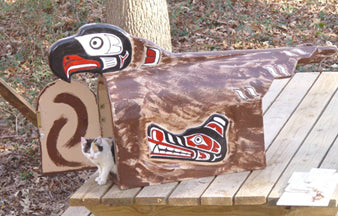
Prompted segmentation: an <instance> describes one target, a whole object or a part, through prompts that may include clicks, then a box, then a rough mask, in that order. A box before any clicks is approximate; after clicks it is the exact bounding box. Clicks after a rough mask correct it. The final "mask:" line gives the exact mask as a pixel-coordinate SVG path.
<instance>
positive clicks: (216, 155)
mask: <svg viewBox="0 0 338 216" xmlns="http://www.w3.org/2000/svg"><path fill="white" fill-rule="evenodd" d="M227 127H228V119H227V118H225V117H224V116H222V115H219V114H213V115H212V116H210V117H209V118H208V119H207V120H206V121H205V123H204V124H203V125H201V126H199V127H195V128H189V129H187V130H186V131H185V132H183V133H182V134H173V133H171V132H169V131H167V130H165V129H163V128H161V127H160V126H158V125H155V124H151V125H149V126H148V146H149V149H150V157H151V158H166V159H181V160H193V161H205V162H218V161H221V160H223V159H224V157H225V155H226V152H227V137H226V131H227Z"/></svg>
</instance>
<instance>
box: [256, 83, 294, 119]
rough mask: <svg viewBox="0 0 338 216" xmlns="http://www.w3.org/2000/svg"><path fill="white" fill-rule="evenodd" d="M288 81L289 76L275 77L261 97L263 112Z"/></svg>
mask: <svg viewBox="0 0 338 216" xmlns="http://www.w3.org/2000/svg"><path fill="white" fill-rule="evenodd" d="M289 81H290V78H285V79H275V80H273V81H272V84H271V86H270V88H269V91H268V92H267V93H266V94H265V95H264V97H263V99H262V109H263V113H265V112H266V111H267V110H268V108H269V107H270V106H271V104H272V103H273V102H274V100H275V99H276V98H277V96H278V95H279V94H280V93H281V91H282V90H283V89H284V88H285V86H286V85H287V84H288V82H289Z"/></svg>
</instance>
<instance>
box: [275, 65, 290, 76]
mask: <svg viewBox="0 0 338 216" xmlns="http://www.w3.org/2000/svg"><path fill="white" fill-rule="evenodd" d="M277 68H278V70H279V72H281V73H282V74H284V75H286V76H290V74H289V73H288V71H287V69H286V68H285V67H284V66H283V65H277Z"/></svg>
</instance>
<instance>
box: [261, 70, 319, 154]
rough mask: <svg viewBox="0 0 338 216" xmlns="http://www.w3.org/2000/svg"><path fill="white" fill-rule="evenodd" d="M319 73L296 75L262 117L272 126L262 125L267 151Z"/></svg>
mask: <svg viewBox="0 0 338 216" xmlns="http://www.w3.org/2000/svg"><path fill="white" fill-rule="evenodd" d="M318 75H319V73H306V74H305V73H297V74H295V76H294V77H293V78H292V79H291V81H290V82H289V83H288V85H287V86H286V87H285V89H284V90H283V92H281V94H280V95H279V96H278V97H277V98H276V100H275V101H274V103H273V104H272V105H271V107H270V108H269V110H268V111H267V112H266V113H265V115H264V122H271V123H272V124H271V125H269V126H268V127H266V125H264V141H265V148H266V149H267V148H268V147H269V146H270V144H271V143H272V141H273V139H274V138H275V137H276V135H277V134H278V132H279V131H280V129H281V128H282V127H283V125H284V124H285V122H286V121H287V120H288V119H289V117H290V116H291V114H292V112H293V111H294V110H295V109H296V108H297V106H298V104H299V103H300V101H301V100H302V99H303V97H304V96H305V95H306V93H307V91H308V90H309V88H310V87H311V85H312V84H313V83H314V81H315V80H316V79H317V77H318Z"/></svg>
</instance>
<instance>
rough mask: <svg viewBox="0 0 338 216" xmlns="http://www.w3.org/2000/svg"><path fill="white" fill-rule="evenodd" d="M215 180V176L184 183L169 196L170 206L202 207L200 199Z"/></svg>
mask: <svg viewBox="0 0 338 216" xmlns="http://www.w3.org/2000/svg"><path fill="white" fill-rule="evenodd" d="M213 179H214V176H212V177H204V178H198V179H190V180H185V181H182V182H181V183H180V184H179V185H178V186H177V187H176V188H175V190H174V191H173V193H172V194H171V195H170V196H169V199H168V204H169V205H173V206H196V205H200V203H201V201H200V197H201V195H202V193H203V192H204V191H205V189H206V188H207V187H208V186H209V184H210V183H211V181H212V180H213Z"/></svg>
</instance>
